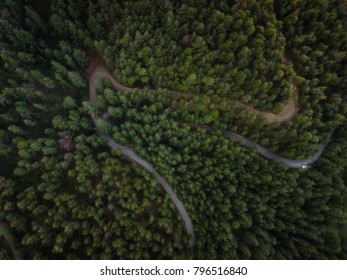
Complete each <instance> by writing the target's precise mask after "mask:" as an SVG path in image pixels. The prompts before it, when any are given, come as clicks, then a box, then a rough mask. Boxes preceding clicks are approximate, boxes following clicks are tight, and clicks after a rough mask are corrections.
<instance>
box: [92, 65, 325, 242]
mask: <svg viewBox="0 0 347 280" xmlns="http://www.w3.org/2000/svg"><path fill="white" fill-rule="evenodd" d="M89 72H90V77H89V98H90V101H91V103H92V104H93V105H95V106H97V102H96V98H97V95H96V87H95V82H96V81H97V80H98V79H100V78H108V79H110V81H111V82H112V85H113V87H114V88H115V89H116V90H118V91H123V92H132V91H134V90H136V88H129V87H127V86H124V85H122V84H121V83H119V82H118V81H116V80H115V79H114V77H113V76H112V75H111V74H110V72H109V71H108V70H107V69H106V68H105V67H104V66H103V65H100V64H98V65H96V66H95V67H92V68H90V69H89ZM293 87H294V86H293ZM294 91H295V94H297V89H296V87H294ZM170 92H171V93H173V94H181V95H188V96H190V95H191V94H189V93H183V92H177V91H170ZM296 100H297V96H295V97H294V99H293V100H290V101H288V102H287V103H286V105H285V107H284V109H283V110H282V111H281V112H280V113H279V114H273V113H270V112H262V111H259V110H257V109H255V108H254V107H251V106H249V105H247V104H244V103H242V102H239V101H235V102H236V104H237V106H238V107H240V108H245V109H247V110H250V111H251V112H253V113H254V114H256V115H262V116H264V117H265V119H266V120H267V121H268V122H269V123H271V122H284V121H289V120H291V119H292V118H294V117H295V115H296V114H297V112H298V104H297V101H296ZM108 116H109V115H108V113H107V112H106V113H104V114H103V118H104V119H107V118H108ZM93 119H94V122H95V121H96V119H95V117H94V116H93ZM95 124H96V122H95ZM203 128H205V129H206V130H212V129H213V127H211V126H204V127H203ZM98 133H99V135H100V136H101V137H102V138H103V139H104V140H105V141H106V143H107V145H108V146H109V147H110V148H111V149H118V150H121V151H122V153H123V155H124V156H125V157H126V158H128V159H129V160H130V161H132V162H134V163H137V164H138V165H140V166H142V167H143V168H144V169H146V170H147V171H148V172H150V173H152V174H153V176H154V177H155V178H156V179H157V181H158V182H159V184H160V185H161V186H162V187H163V189H164V190H165V191H166V192H167V194H168V195H169V197H170V198H171V200H172V201H173V203H174V204H175V206H176V208H177V210H178V211H179V213H180V215H181V217H182V219H183V221H184V223H185V226H186V230H187V232H188V234H190V236H191V237H192V242H191V244H190V246H191V247H193V246H194V242H195V236H194V229H193V224H192V220H191V218H190V216H189V214H188V212H187V210H186V208H185V207H184V204H183V203H182V201H181V200H180V199H178V197H177V195H176V194H175V193H174V192H173V190H172V186H171V185H170V184H169V183H168V182H166V180H165V179H164V178H163V177H162V176H160V175H159V173H158V172H157V171H156V170H155V169H154V168H153V166H152V165H151V164H150V163H149V162H148V161H146V160H144V159H142V158H141V157H139V156H138V155H137V154H136V153H135V152H134V151H133V150H131V149H130V148H128V147H124V146H122V145H120V144H118V143H116V142H115V141H114V140H113V139H112V137H111V136H109V135H106V134H103V133H101V132H100V131H99V130H98ZM225 136H226V137H229V138H233V139H237V140H239V141H240V142H241V143H242V144H243V145H244V146H245V147H248V148H255V149H256V150H257V152H258V153H259V154H261V155H262V156H264V157H266V158H268V159H275V160H277V161H279V162H282V163H284V164H286V165H287V166H289V167H292V168H302V167H307V165H309V164H312V163H313V162H315V161H316V160H317V159H319V157H320V156H321V154H322V153H323V151H324V149H325V147H326V144H325V145H320V147H319V150H318V152H316V153H315V154H314V155H312V156H311V157H310V158H308V159H303V160H295V159H289V158H285V157H282V156H280V155H278V154H275V153H273V152H271V151H270V150H268V149H266V148H265V147H263V146H261V145H259V144H257V143H255V142H253V141H251V140H249V139H247V138H245V137H243V136H242V135H240V134H237V133H233V132H226V133H225Z"/></svg>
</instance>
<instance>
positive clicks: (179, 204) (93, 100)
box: [89, 73, 195, 248]
mask: <svg viewBox="0 0 347 280" xmlns="http://www.w3.org/2000/svg"><path fill="white" fill-rule="evenodd" d="M100 75H101V74H100V73H99V75H98V76H100ZM95 79H96V77H95V76H94V79H92V78H91V79H90V80H89V86H90V87H89V89H90V90H89V98H90V101H91V103H92V104H94V105H95V106H96V105H97V104H96V89H95ZM113 84H114V83H113ZM108 116H109V114H108V113H107V112H106V113H104V114H103V115H102V118H103V119H107V118H108ZM92 118H93V120H94V124H95V125H96V120H97V119H96V117H95V116H92ZM97 132H98V134H99V135H100V137H101V138H103V139H104V140H105V141H106V143H107V145H108V146H109V147H110V148H111V149H113V150H115V149H117V150H120V151H121V152H122V153H123V155H124V156H125V157H126V158H128V159H129V160H130V161H131V162H135V163H137V164H138V165H140V166H142V167H143V168H144V169H146V170H147V171H148V172H150V173H152V174H153V176H154V178H156V179H157V181H158V183H159V184H160V185H161V186H162V187H163V189H164V190H165V191H166V192H167V194H168V195H169V197H170V199H171V200H172V201H173V203H174V204H175V206H176V208H177V210H178V212H179V213H180V215H181V217H182V219H183V221H184V223H185V226H186V230H187V233H188V234H189V235H190V236H191V242H190V244H189V247H190V248H193V247H194V244H195V234H194V228H193V223H192V220H191V218H190V216H189V214H188V212H187V210H186V208H185V207H184V204H183V203H182V201H181V200H180V199H179V198H178V197H177V195H176V194H175V193H174V191H173V190H172V186H171V185H170V184H169V183H168V182H167V181H166V180H165V179H164V178H163V177H162V176H161V175H160V174H159V173H158V172H157V171H156V170H155V169H154V167H153V166H152V164H150V163H149V162H148V161H146V160H144V159H142V158H141V157H139V156H138V155H137V154H136V153H135V152H134V151H133V150H131V149H130V148H128V147H124V146H122V145H120V144H118V143H116V142H115V141H114V140H113V139H112V137H111V136H110V135H107V134H104V133H102V132H101V131H99V130H98V129H97Z"/></svg>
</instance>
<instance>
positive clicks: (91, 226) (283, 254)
mask: <svg viewBox="0 0 347 280" xmlns="http://www.w3.org/2000/svg"><path fill="white" fill-rule="evenodd" d="M34 2H35V1H20V0H13V1H3V2H2V3H1V4H0V11H1V15H2V17H1V19H0V27H1V29H0V39H1V40H0V157H1V160H0V222H2V221H4V223H5V224H6V225H8V226H7V228H6V234H10V235H11V237H12V238H13V240H15V245H16V246H17V247H19V248H21V249H22V251H23V254H24V257H25V258H27V259H336V258H340V259H345V258H346V257H347V245H346V244H347V237H346V224H347V213H346V203H347V196H346V182H347V144H346V140H345V139H346V137H347V127H346V117H347V107H346V106H345V99H346V84H347V83H346V81H347V78H346V76H347V70H346V65H347V63H346V50H347V45H346V44H347V39H346V38H347V31H346V25H345V24H344V21H345V20H346V15H347V13H346V8H345V7H344V3H343V1H335V2H334V4H333V2H330V1H303V0H298V1H253V0H252V1H224V0H223V1H207V0H198V1H164V2H163V1H149V0H140V1H121V2H122V3H121V2H119V1H83V0H78V1H75V0H57V1H52V4H51V7H50V9H48V10H49V11H50V12H49V13H48V12H47V10H46V9H43V7H41V6H40V5H38V4H37V3H34ZM234 2H235V3H234ZM31 3H33V4H31ZM101 60H104V62H105V63H106V66H107V68H108V69H110V72H111V73H114V75H115V78H116V79H117V80H118V81H119V82H120V83H123V84H125V85H128V86H132V87H135V86H136V87H139V88H147V89H146V90H140V89H138V90H135V91H133V92H117V91H115V90H114V89H113V87H112V83H110V82H109V81H107V80H101V79H100V80H98V81H96V88H97V92H98V98H97V100H96V101H97V106H94V105H92V104H94V103H91V102H89V95H88V86H87V83H86V79H88V78H90V74H91V71H92V70H93V69H94V68H95V67H98V66H99V64H100V63H101ZM89 63H90V67H89V66H88V64H89ZM148 88H151V89H153V90H149V89H148ZM167 89H171V90H177V91H184V92H187V93H186V94H185V95H182V94H173V93H172V92H171V93H170V92H169V91H168V90H167ZM294 98H297V101H298V104H299V112H298V114H297V115H296V116H295V118H294V119H292V120H290V121H287V122H283V123H277V122H274V123H268V122H267V121H266V120H265V119H264V118H262V117H261V116H256V115H255V114H253V113H252V112H251V110H250V109H249V108H246V109H245V108H242V106H241V107H240V106H236V105H235V100H238V101H240V102H243V103H245V104H247V105H251V106H252V107H255V108H256V109H259V110H263V111H268V112H269V113H271V112H272V113H280V112H282V109H283V108H286V107H285V105H286V104H287V102H289V101H290V100H292V99H294ZM106 111H107V112H108V114H109V117H108V118H107V119H106V118H105V119H103V118H102V115H103V114H104V113H105V112H106ZM93 117H94V118H97V121H96V123H97V126H98V127H99V131H97V130H96V129H95V123H94V120H93ZM207 124H209V125H211V127H213V129H211V130H209V129H203V128H202V127H203V126H206V125H207ZM337 125H339V127H338V128H337V129H336V130H335V132H334V134H333V137H332V139H331V141H330V142H329V145H328V147H327V149H326V150H325V151H324V154H323V156H322V157H321V158H320V159H319V160H318V161H316V162H315V163H314V164H313V166H312V168H310V169H308V170H306V171H303V170H296V169H290V168H288V167H287V166H285V165H284V164H282V163H279V162H276V161H274V160H268V159H265V158H263V157H261V156H260V155H259V154H258V153H257V151H256V150H255V149H249V148H247V147H244V146H243V145H241V144H240V143H239V141H236V140H232V139H230V138H227V137H225V131H231V132H237V133H240V134H242V135H244V136H245V137H247V138H249V139H251V140H253V141H255V142H257V143H260V144H262V145H264V146H266V147H268V148H269V149H271V150H272V151H274V152H277V153H278V154H281V155H283V156H287V157H291V158H304V157H307V156H309V155H311V154H313V153H314V152H315V151H316V149H317V146H318V144H319V143H325V142H326V140H327V139H326V138H327V135H328V133H329V132H330V131H331V130H332V129H333V128H335V127H336V126H337ZM100 132H102V133H107V134H109V135H112V138H113V139H114V140H115V141H117V142H118V143H120V144H122V145H124V146H126V147H127V148H129V149H132V150H134V151H135V152H136V153H137V154H138V155H139V156H140V157H141V158H143V159H145V160H147V161H149V162H151V164H152V165H153V166H154V167H155V169H156V170H157V171H158V172H159V173H160V174H161V175H162V176H163V177H164V178H165V179H166V180H167V181H168V182H169V183H170V184H171V185H172V186H173V189H174V191H175V192H176V193H177V195H178V197H179V198H180V199H181V200H182V201H183V203H184V205H185V207H186V208H187V211H188V213H189V215H190V216H191V218H192V220H193V224H194V230H195V233H196V244H195V247H194V250H191V249H189V247H188V244H189V236H187V234H186V230H185V228H184V223H183V222H182V219H181V217H180V216H179V214H178V213H177V211H176V209H175V207H174V205H173V203H172V201H171V200H170V198H169V197H168V196H167V194H166V193H165V192H163V191H162V190H161V188H160V186H159V184H158V182H157V181H156V180H155V179H154V178H153V177H152V175H151V174H150V173H149V172H147V171H146V170H144V169H142V168H140V167H138V166H137V165H135V164H133V163H131V162H129V161H128V160H127V159H126V158H125V157H124V155H123V153H122V152H120V151H119V150H114V151H111V150H110V149H108V148H107V146H106V145H105V141H104V140H103V139H102V138H101V137H100V136H99V133H100ZM1 230H2V229H1ZM1 230H0V259H9V258H12V257H13V255H12V254H11V252H9V250H8V249H7V248H8V246H2V245H3V243H4V242H3V241H4V238H3V236H4V233H3V231H1ZM5 243H6V240H5ZM5 248H6V249H5Z"/></svg>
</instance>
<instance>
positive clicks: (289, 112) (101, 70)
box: [89, 64, 299, 123]
mask: <svg viewBox="0 0 347 280" xmlns="http://www.w3.org/2000/svg"><path fill="white" fill-rule="evenodd" d="M89 71H91V75H90V78H89V86H90V91H91V92H93V91H95V82H96V80H97V79H99V78H108V79H110V81H111V82H112V85H113V87H114V88H115V89H117V90H119V91H123V92H133V91H135V90H138V89H139V88H130V87H127V86H124V85H122V84H121V83H119V82H118V81H117V80H115V78H114V77H113V76H112V75H111V73H110V72H109V71H108V70H107V69H106V68H105V67H104V66H103V65H101V64H97V66H95V67H92V68H91V69H90V70H89ZM292 87H293V95H294V96H293V99H291V100H289V101H287V102H286V104H285V105H284V108H283V109H282V111H281V112H279V113H278V114H274V113H271V112H263V111H259V110H258V109H256V108H254V107H252V106H250V105H248V104H245V103H243V102H240V101H237V100H232V101H233V103H234V104H236V106H237V107H239V108H242V109H247V110H249V111H251V112H252V113H253V114H255V115H257V116H263V117H264V118H265V119H266V120H267V121H268V122H269V123H273V122H279V123H281V122H286V121H290V120H291V119H293V118H294V117H295V115H296V114H297V113H298V110H299V107H298V103H297V91H298V90H297V88H296V86H294V85H293V86H292ZM168 92H169V93H172V94H176V95H181V96H187V97H193V96H194V95H195V94H191V93H188V92H179V91H174V90H169V91H168ZM90 100H91V101H92V102H95V101H96V96H95V95H94V96H90Z"/></svg>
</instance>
